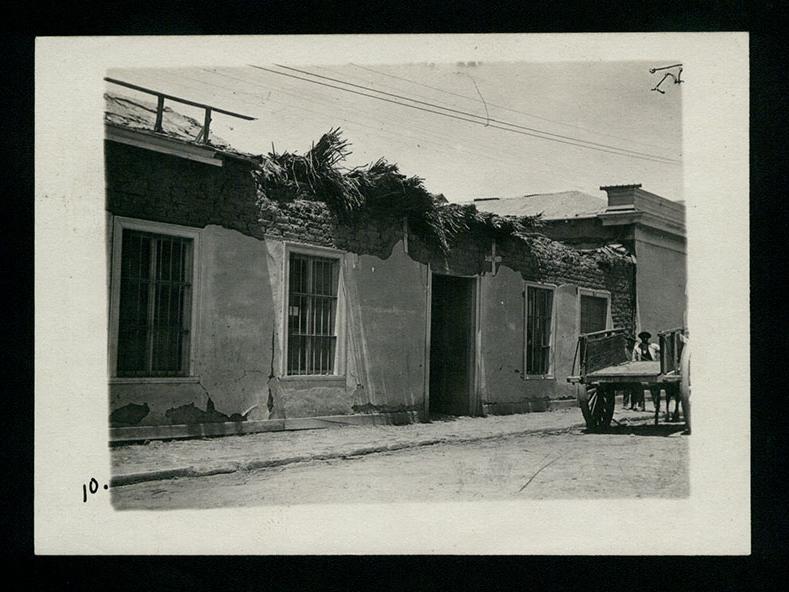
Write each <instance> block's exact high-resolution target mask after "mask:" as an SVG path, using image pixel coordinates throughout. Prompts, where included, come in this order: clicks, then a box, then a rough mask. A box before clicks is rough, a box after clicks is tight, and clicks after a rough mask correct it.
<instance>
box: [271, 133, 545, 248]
mask: <svg viewBox="0 0 789 592" xmlns="http://www.w3.org/2000/svg"><path fill="white" fill-rule="evenodd" d="M349 146H350V144H349V143H348V141H347V140H345V139H344V138H343V137H342V131H341V130H340V129H339V128H335V129H332V130H330V131H329V132H328V133H326V134H324V135H323V136H321V138H320V139H319V140H318V142H316V143H314V144H313V145H312V147H311V148H310V149H309V150H308V151H306V152H305V153H304V154H296V153H291V152H282V153H277V152H276V151H275V150H274V149H273V147H272V151H271V152H270V153H269V154H268V156H267V157H265V158H264V159H263V163H262V165H261V166H260V168H259V169H258V170H257V171H256V173H255V177H256V181H257V186H258V191H259V193H260V195H261V197H264V198H266V199H270V200H275V201H286V202H290V201H294V200H313V201H323V202H325V203H326V204H327V205H328V206H329V207H330V208H331V209H332V210H333V211H334V213H335V214H336V215H337V216H338V218H340V219H341V220H343V221H346V222H353V220H354V219H355V218H356V217H358V216H363V215H366V216H372V217H377V218H386V219H392V220H394V219H402V218H405V219H406V220H407V221H408V225H409V229H410V230H411V232H414V233H415V234H417V235H419V236H420V238H422V239H424V240H426V242H428V243H431V244H435V245H437V246H438V247H439V248H440V249H441V251H442V252H444V253H447V252H448V251H449V250H450V248H451V245H452V243H453V242H454V241H455V239H456V238H457V237H458V235H460V234H461V233H464V232H477V233H480V234H483V235H485V236H489V237H490V238H494V239H495V238H504V237H511V236H513V235H516V234H518V233H524V232H529V231H533V230H535V229H537V228H539V227H540V225H541V221H540V216H499V215H496V214H492V213H490V212H480V211H478V210H477V208H476V207H475V206H474V205H473V204H452V203H448V202H447V200H446V198H445V197H444V196H443V195H434V194H432V193H430V192H429V191H428V190H427V189H426V188H425V186H424V183H423V180H422V179H421V178H420V177H416V176H412V177H408V176H406V175H404V174H402V173H401V172H400V170H399V168H398V167H397V165H396V164H394V163H390V162H388V161H386V160H385V159H383V158H380V159H378V160H377V161H375V162H373V163H371V164H368V165H366V166H362V167H356V168H351V169H348V168H345V167H343V166H342V163H343V161H344V160H345V159H346V158H347V157H348V155H350V153H351V152H350V149H349Z"/></svg>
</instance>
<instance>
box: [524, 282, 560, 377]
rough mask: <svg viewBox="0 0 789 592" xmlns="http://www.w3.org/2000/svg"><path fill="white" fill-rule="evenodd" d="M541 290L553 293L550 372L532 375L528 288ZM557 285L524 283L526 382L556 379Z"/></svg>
mask: <svg viewBox="0 0 789 592" xmlns="http://www.w3.org/2000/svg"><path fill="white" fill-rule="evenodd" d="M529 287H531V288H540V289H542V290H549V291H550V292H551V339H550V353H549V354H548V372H547V373H545V374H530V373H529V372H528V371H527V368H528V366H527V362H528V330H529V326H528V323H529V314H528V313H529V290H528V288H529ZM556 287H557V286H556V284H542V283H539V282H524V283H523V377H524V378H525V379H526V380H542V379H553V378H555V356H556Z"/></svg>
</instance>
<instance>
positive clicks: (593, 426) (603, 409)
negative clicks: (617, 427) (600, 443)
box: [578, 384, 614, 430]
mask: <svg viewBox="0 0 789 592" xmlns="http://www.w3.org/2000/svg"><path fill="white" fill-rule="evenodd" d="M578 406H579V407H580V408H581V413H583V416H584V420H585V421H586V427H587V428H588V429H589V430H604V429H605V428H607V427H608V426H609V425H610V424H611V418H612V417H613V416H614V389H612V388H611V387H610V386H608V385H604V384H590V385H587V386H586V390H582V391H580V392H579V393H578Z"/></svg>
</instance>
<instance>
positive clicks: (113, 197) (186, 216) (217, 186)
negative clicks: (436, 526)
mask: <svg viewBox="0 0 789 592" xmlns="http://www.w3.org/2000/svg"><path fill="white" fill-rule="evenodd" d="M108 147H109V149H108V151H107V196H108V199H107V208H108V210H109V211H110V212H112V213H114V214H116V215H124V216H132V217H137V218H142V219H145V220H154V221H161V222H168V223H173V224H181V225H188V226H192V227H197V228H201V229H202V230H201V233H200V239H199V240H200V254H199V262H198V263H199V266H200V277H199V285H198V289H197V290H196V291H195V295H196V300H195V303H194V305H195V306H197V307H198V310H199V319H198V322H197V326H196V327H195V328H194V334H193V340H194V348H195V353H196V355H195V362H194V368H193V372H192V374H193V377H190V378H188V379H183V380H180V381H179V380H175V379H167V380H161V379H158V380H157V379H144V380H136V381H135V380H132V379H124V380H113V381H111V384H110V412H111V413H112V412H118V413H116V415H115V420H116V421H115V424H116V425H121V424H123V425H156V424H168V423H171V422H172V421H173V418H175V417H178V418H187V419H188V418H189V417H197V418H201V417H202V418H205V417H206V416H205V415H201V414H205V413H209V400H210V401H211V402H212V404H213V405H214V412H215V413H213V414H210V413H209V415H211V416H212V417H215V418H220V419H221V417H222V416H227V417H234V416H235V417H238V416H240V415H244V416H245V417H246V418H247V419H249V420H261V419H263V420H265V419H283V418H295V417H310V416H321V415H342V414H351V413H378V412H390V411H404V410H405V411H414V410H416V411H421V410H422V409H424V403H425V401H424V390H425V372H426V367H425V366H426V328H427V315H428V310H427V306H428V303H427V282H428V278H429V273H430V271H431V270H432V271H437V272H453V273H458V274H465V275H478V276H481V280H480V281H481V287H480V292H481V308H480V352H479V371H480V372H479V379H478V383H479V388H480V395H481V399H482V400H483V402H485V403H486V404H487V405H488V410H489V411H490V412H512V411H526V410H533V409H537V408H539V405H540V402H541V401H543V400H544V399H545V398H546V397H549V396H551V397H552V396H562V395H571V394H572V393H573V392H574V391H572V387H571V385H569V384H567V383H566V381H565V380H564V378H565V376H566V375H567V374H569V373H570V368H571V366H572V357H573V355H574V352H575V344H576V339H577V332H578V327H577V314H578V313H577V306H578V304H577V302H578V300H577V286H579V285H580V286H584V287H589V288H595V289H604V290H609V291H610V292H611V294H612V312H613V319H614V326H617V327H619V326H623V327H625V328H629V329H631V330H632V327H633V325H634V302H635V300H634V293H633V289H634V288H633V286H634V284H633V275H634V268H633V266H632V265H631V264H624V263H622V264H618V263H617V264H614V265H612V266H609V267H605V266H601V265H600V264H599V262H595V261H592V260H589V259H583V258H578V257H575V258H568V259H567V260H558V259H557V260H556V261H551V262H549V265H547V266H545V265H543V266H542V267H538V266H537V263H536V260H535V257H534V254H533V253H531V252H529V249H528V247H527V246H526V245H524V244H523V243H518V242H516V241H502V242H501V244H498V248H497V253H498V254H499V255H500V256H501V257H502V263H501V264H500V265H499V266H498V272H497V274H496V275H495V276H494V275H492V274H491V273H490V263H489V262H487V261H486V260H485V257H486V256H487V255H489V254H490V244H489V242H490V241H489V240H488V239H483V238H481V237H472V236H467V237H464V238H463V239H462V240H461V241H460V242H459V243H458V244H457V245H456V246H455V248H453V250H452V251H451V252H450V253H449V254H448V255H447V256H443V255H441V254H439V253H437V252H435V251H431V250H430V249H429V248H428V247H427V246H426V245H424V244H422V243H421V242H420V241H419V240H418V239H417V238H416V237H413V236H411V237H408V253H406V252H405V251H406V248H405V243H404V240H403V231H402V226H401V225H400V224H399V223H397V221H390V222H391V224H390V225H389V226H386V224H383V223H375V224H373V223H370V224H369V225H367V226H365V227H363V228H344V227H340V226H338V225H337V223H336V220H335V219H334V217H333V216H332V215H331V213H330V212H328V210H327V209H326V207H325V204H320V203H310V202H303V203H302V202H300V203H297V204H281V205H278V206H277V208H270V209H265V208H264V209H263V210H259V209H258V208H257V207H256V206H255V196H254V187H253V186H252V184H251V181H250V180H249V179H247V174H248V171H246V170H245V169H244V168H243V167H242V166H241V165H239V164H237V163H226V166H225V167H222V168H215V167H209V166H205V165H200V164H198V163H193V162H190V161H185V160H183V159H178V158H174V157H168V156H163V155H161V154H152V153H148V152H146V151H144V150H141V149H137V148H132V147H128V146H119V145H114V144H112V143H108ZM110 227H111V219H110ZM283 241H298V242H302V243H305V244H310V245H320V246H329V247H334V248H337V249H340V250H342V251H344V253H343V255H342V257H341V261H342V274H341V284H340V291H341V299H342V300H343V301H344V302H345V304H346V306H347V308H346V310H347V315H348V316H347V318H346V319H345V321H344V322H345V327H346V331H345V333H344V339H345V344H346V355H345V368H346V372H345V375H343V376H335V377H321V378H317V379H310V378H304V377H286V376H282V351H283V348H284V336H283V334H282V333H283V325H284V321H283V319H284V302H283V297H284V289H283V274H284V265H285V252H286V251H285V246H284V242H283ZM524 279H530V280H539V281H545V282H551V283H554V284H556V285H557V289H556V292H555V306H556V307H557V310H559V311H560V314H558V315H557V322H556V326H555V335H556V339H555V351H554V356H555V360H554V364H555V366H554V367H555V377H554V378H552V379H533V380H524V378H523V280H524ZM527 403H528V404H527ZM518 405H520V407H519V406H518ZM143 406H147V409H143ZM179 409H180V411H175V410H179ZM119 410H123V411H119ZM505 410H508V411H505ZM143 411H147V412H146V413H144V414H143ZM168 411H169V412H170V413H169V416H168ZM138 416H142V417H140V418H139V419H138ZM135 421H137V423H134V422H135Z"/></svg>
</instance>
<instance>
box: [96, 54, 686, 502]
mask: <svg viewBox="0 0 789 592" xmlns="http://www.w3.org/2000/svg"><path fill="white" fill-rule="evenodd" d="M103 84H104V87H103V102H102V105H103V109H104V112H103V124H104V163H103V166H104V180H105V187H106V195H105V198H106V201H105V209H106V212H105V214H106V254H107V257H106V261H107V270H106V273H107V278H106V280H107V281H106V285H107V294H106V296H107V299H108V300H107V301H108V313H107V355H108V374H109V377H108V382H107V389H108V397H109V405H108V414H107V422H108V434H109V443H108V445H109V447H110V461H111V471H112V473H111V479H110V482H109V483H108V484H107V489H108V490H109V495H110V498H111V503H112V507H113V508H114V510H116V511H125V510H171V509H207V508H234V507H239V506H281V505H301V504H348V503H389V502H412V501H419V502H453V501H495V500H562V499H565V500H567V499H569V500H587V499H610V500H614V501H615V500H627V499H637V498H665V499H685V498H687V497H688V496H689V495H690V481H691V479H690V470H691V467H690V463H689V448H690V447H691V446H692V443H693V436H692V435H691V397H690V393H691V382H690V339H691V338H692V335H693V333H692V327H689V326H688V314H687V294H688V289H687V285H688V274H687V247H686V243H687V233H686V224H685V212H686V202H685V198H686V196H685V190H686V187H687V185H686V184H685V183H683V162H684V161H683V133H682V130H683V126H682V123H683V122H682V114H683V100H682V96H683V88H684V87H685V86H686V84H692V81H689V79H688V78H687V74H686V72H684V67H683V63H682V61H681V59H677V56H673V55H670V54H666V55H665V56H664V59H656V60H653V61H640V60H639V61H632V60H626V61H600V60H589V61H577V60H576V61H529V60H526V59H522V60H520V61H513V60H510V61H505V60H500V61H488V60H481V61H461V62H457V61H455V62H450V61H439V62H431V61H422V62H409V63H400V64H392V63H381V64H369V63H355V62H348V61H338V62H337V63H336V64H331V65H326V64H316V65H312V66H311V65H304V64H303V63H298V64H294V63H284V62H283V63H268V62H263V61H261V62H260V63H250V64H248V65H246V66H233V67H230V66H210V65H197V64H196V65H194V66H190V67H186V66H182V67H161V68H128V67H119V68H109V69H107V70H106V76H105V77H104V79H103ZM97 92H99V93H101V92H102V89H97ZM691 199H692V198H691V196H688V200H689V201H690V200H691ZM96 487H98V485H96ZM92 493H95V492H93V491H90V487H88V489H86V492H85V495H86V496H88V495H90V494H92Z"/></svg>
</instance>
